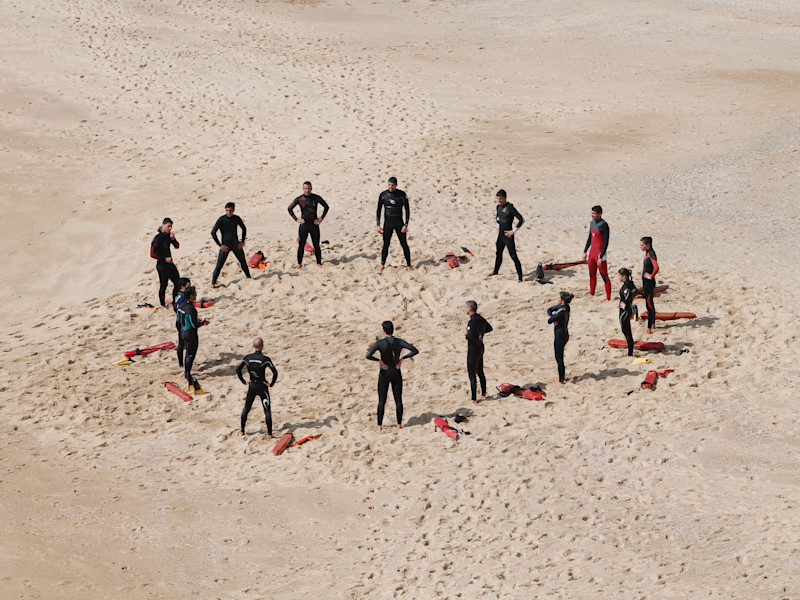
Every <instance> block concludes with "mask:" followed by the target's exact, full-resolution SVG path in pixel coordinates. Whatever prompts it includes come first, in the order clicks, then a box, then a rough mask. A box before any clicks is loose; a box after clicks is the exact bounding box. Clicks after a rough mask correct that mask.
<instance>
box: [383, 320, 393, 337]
mask: <svg viewBox="0 0 800 600" xmlns="http://www.w3.org/2000/svg"><path fill="white" fill-rule="evenodd" d="M381 327H383V332H384V333H385V334H386V335H392V334H393V333H394V323H392V322H391V321H384V322H383V323H381Z"/></svg>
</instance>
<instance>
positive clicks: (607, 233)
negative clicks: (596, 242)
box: [600, 221, 611, 260]
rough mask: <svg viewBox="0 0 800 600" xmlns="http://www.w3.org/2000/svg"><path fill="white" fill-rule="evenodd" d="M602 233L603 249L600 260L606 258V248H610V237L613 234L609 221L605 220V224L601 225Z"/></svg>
mask: <svg viewBox="0 0 800 600" xmlns="http://www.w3.org/2000/svg"><path fill="white" fill-rule="evenodd" d="M600 235H602V236H603V249H602V250H600V260H605V259H606V250H608V239H609V237H610V235H611V231H610V230H609V228H608V223H606V222H605V221H603V224H602V225H601V226H600Z"/></svg>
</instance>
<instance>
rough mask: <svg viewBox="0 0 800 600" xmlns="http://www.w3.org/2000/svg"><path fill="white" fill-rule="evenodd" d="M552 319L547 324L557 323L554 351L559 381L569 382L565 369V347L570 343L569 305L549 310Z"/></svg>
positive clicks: (554, 334)
mask: <svg viewBox="0 0 800 600" xmlns="http://www.w3.org/2000/svg"><path fill="white" fill-rule="evenodd" d="M547 315H548V316H549V317H550V318H549V319H548V320H547V322H548V323H555V327H554V328H553V349H554V350H555V353H556V364H557V365H558V380H559V381H560V382H562V383H563V382H564V381H566V380H567V377H566V368H565V367H564V347H565V346H566V345H567V342H568V341H569V329H568V326H569V304H556V305H555V306H551V307H550V308H548V309H547Z"/></svg>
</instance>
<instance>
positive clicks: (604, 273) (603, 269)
mask: <svg viewBox="0 0 800 600" xmlns="http://www.w3.org/2000/svg"><path fill="white" fill-rule="evenodd" d="M597 270H598V271H600V276H601V277H602V278H603V282H604V283H605V284H606V300H611V279H609V277H608V261H605V260H601V261H600V264H598V265H597Z"/></svg>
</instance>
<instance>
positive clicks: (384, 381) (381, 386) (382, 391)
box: [378, 370, 389, 427]
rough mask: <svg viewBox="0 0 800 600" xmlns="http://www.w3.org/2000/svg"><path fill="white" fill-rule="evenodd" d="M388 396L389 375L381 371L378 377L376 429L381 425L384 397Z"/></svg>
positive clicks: (384, 405)
mask: <svg viewBox="0 0 800 600" xmlns="http://www.w3.org/2000/svg"><path fill="white" fill-rule="evenodd" d="M388 395H389V374H388V372H387V371H384V370H381V372H380V374H379V375H378V427H380V426H381V425H383V411H384V410H385V408H386V397H387V396H388Z"/></svg>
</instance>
